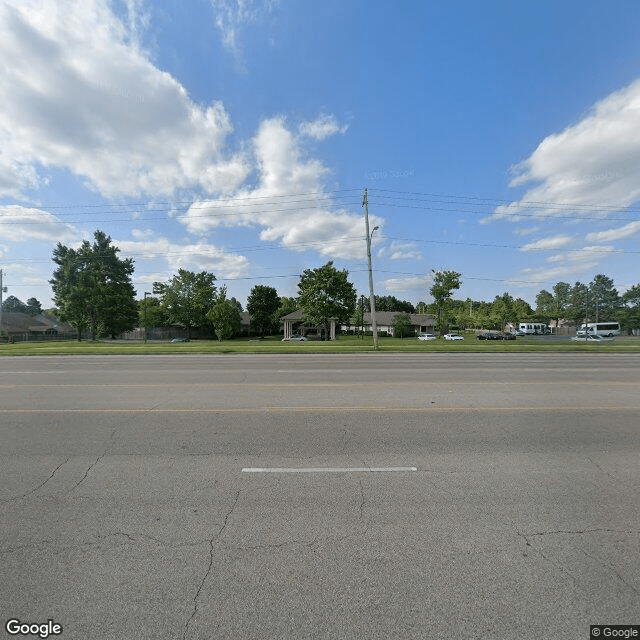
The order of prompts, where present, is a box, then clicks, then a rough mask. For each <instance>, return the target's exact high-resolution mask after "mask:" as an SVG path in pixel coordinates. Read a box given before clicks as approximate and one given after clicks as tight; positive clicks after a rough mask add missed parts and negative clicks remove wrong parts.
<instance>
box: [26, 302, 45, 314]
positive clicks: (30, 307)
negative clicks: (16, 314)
mask: <svg viewBox="0 0 640 640" xmlns="http://www.w3.org/2000/svg"><path fill="white" fill-rule="evenodd" d="M25 313H28V314H29V315H30V316H39V315H40V314H41V313H42V305H41V304H40V302H39V301H38V300H37V298H29V299H28V300H27V310H26V312H25Z"/></svg>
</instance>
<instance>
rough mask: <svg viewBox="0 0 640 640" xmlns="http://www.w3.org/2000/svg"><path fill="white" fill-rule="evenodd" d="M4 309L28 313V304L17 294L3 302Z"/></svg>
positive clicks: (11, 311) (10, 311)
mask: <svg viewBox="0 0 640 640" xmlns="http://www.w3.org/2000/svg"><path fill="white" fill-rule="evenodd" d="M2 310H3V311H7V312H9V313H26V312H27V305H26V304H25V303H24V302H22V300H19V299H18V298H16V297H15V296H9V297H8V298H7V299H6V300H4V301H3V302H2Z"/></svg>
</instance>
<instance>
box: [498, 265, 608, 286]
mask: <svg viewBox="0 0 640 640" xmlns="http://www.w3.org/2000/svg"><path fill="white" fill-rule="evenodd" d="M597 266H598V262H597V261H593V262H580V263H575V264H571V265H567V264H565V265H562V266H559V267H530V268H527V269H523V270H522V271H520V273H519V274H518V275H517V276H514V277H513V279H512V280H511V281H510V282H514V283H519V284H522V283H521V282H519V281H521V280H526V281H527V282H529V283H531V284H535V285H539V284H546V283H552V282H553V283H555V282H561V281H562V282H564V281H568V280H569V279H570V276H575V275H576V274H579V275H580V274H584V273H588V272H589V271H591V270H593V269H595V268H596V267H597Z"/></svg>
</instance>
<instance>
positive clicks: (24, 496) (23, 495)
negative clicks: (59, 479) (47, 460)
mask: <svg viewBox="0 0 640 640" xmlns="http://www.w3.org/2000/svg"><path fill="white" fill-rule="evenodd" d="M70 459H71V458H67V459H66V460H65V461H64V462H61V463H60V464H59V465H58V466H57V467H56V468H55V469H54V470H53V471H52V472H51V475H50V476H49V477H48V478H47V479H46V480H45V481H44V482H41V483H40V484H39V485H38V486H37V487H34V488H33V489H31V490H30V491H27V492H26V493H23V494H22V495H21V496H14V497H13V498H7V499H6V500H0V504H5V503H7V502H13V501H14V500H22V499H23V498H26V497H27V496H30V495H31V494H33V493H35V492H36V491H38V490H39V489H42V487H44V485H45V484H47V482H49V480H51V479H52V478H53V476H55V475H56V472H57V471H58V470H59V469H60V467H63V466H64V465H65V464H67V462H69V460H70Z"/></svg>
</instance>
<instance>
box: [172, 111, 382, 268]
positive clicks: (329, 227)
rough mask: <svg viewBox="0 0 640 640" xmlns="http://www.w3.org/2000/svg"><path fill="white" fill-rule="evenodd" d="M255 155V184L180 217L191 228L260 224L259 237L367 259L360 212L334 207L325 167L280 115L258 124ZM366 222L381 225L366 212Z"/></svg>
mask: <svg viewBox="0 0 640 640" xmlns="http://www.w3.org/2000/svg"><path fill="white" fill-rule="evenodd" d="M253 153H254V159H255V168H256V171H257V173H258V186H256V187H255V188H254V189H244V190H240V191H238V192H237V193H236V194H235V196H233V197H230V198H227V199H225V200H217V201H204V202H196V203H194V204H193V205H192V206H191V207H190V209H189V211H188V212H187V215H186V217H185V218H184V219H183V221H184V222H185V224H186V225H187V228H188V229H189V230H190V231H191V232H193V233H206V232H207V231H208V230H210V229H213V228H215V227H218V226H257V227H262V228H263V229H262V231H261V233H260V238H261V239H262V240H264V241H268V242H280V243H281V244H282V245H283V246H284V247H287V248H290V249H293V250H297V251H304V250H308V249H313V250H315V251H316V252H317V253H319V254H320V255H324V256H330V257H333V258H345V259H349V258H351V259H360V258H364V257H365V255H366V253H365V229H364V219H363V215H362V214H360V212H358V214H357V215H354V214H353V213H350V212H348V211H347V210H345V209H344V208H341V207H337V208H336V207H334V206H333V204H332V201H331V197H330V195H329V194H328V193H326V191H325V189H324V186H323V181H324V179H325V177H326V176H327V173H328V171H327V169H326V167H325V166H324V165H323V164H322V163H321V162H319V161H318V160H313V159H306V158H305V157H304V152H303V148H302V146H301V144H300V140H299V139H298V138H296V136H294V135H293V134H292V133H291V132H290V131H289V130H288V129H287V127H286V125H285V122H284V120H283V119H282V118H273V119H270V120H265V121H263V122H262V124H261V126H260V129H259V131H258V133H257V135H256V136H255V138H254V140H253ZM292 194H294V195H292ZM369 220H370V225H371V227H372V228H373V227H374V226H376V225H378V226H382V223H383V220H382V219H381V218H379V217H378V216H375V215H370V216H369Z"/></svg>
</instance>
